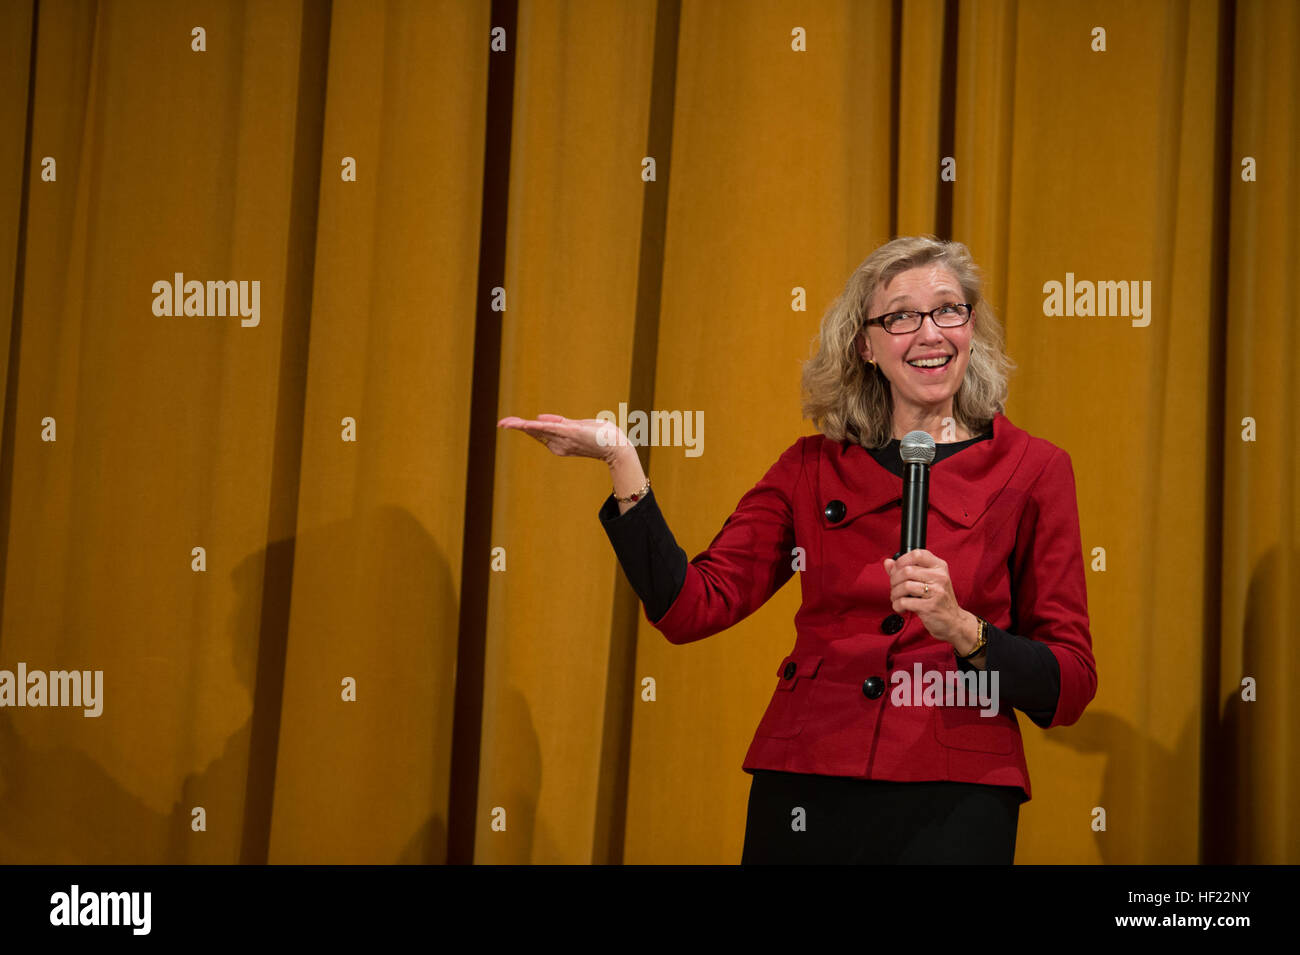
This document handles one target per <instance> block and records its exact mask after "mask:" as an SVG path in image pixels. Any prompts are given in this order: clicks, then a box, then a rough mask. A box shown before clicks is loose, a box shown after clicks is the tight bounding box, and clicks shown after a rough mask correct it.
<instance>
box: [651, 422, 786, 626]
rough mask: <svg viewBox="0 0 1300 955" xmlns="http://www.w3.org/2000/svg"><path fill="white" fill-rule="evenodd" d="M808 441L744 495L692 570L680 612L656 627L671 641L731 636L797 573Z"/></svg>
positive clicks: (675, 608) (678, 603)
mask: <svg viewBox="0 0 1300 955" xmlns="http://www.w3.org/2000/svg"><path fill="white" fill-rule="evenodd" d="M806 442H807V438H806V437H803V438H800V439H799V440H798V441H796V442H795V443H794V444H792V445H791V446H790V447H789V448H787V449H786V451H785V452H784V453H783V454H782V455H781V457H780V458H779V459H778V460H777V462H776V463H775V464H773V465H772V467H771V468H769V469H768V472H767V473H766V474H765V475H764V476H763V479H762V480H761V481H759V482H758V483H757V484H755V485H754V486H753V487H752V488H750V489H749V490H748V491H746V492H745V494H744V496H743V497H741V499H740V502H739V503H738V504H737V505H736V509H735V511H733V512H732V514H731V516H730V517H728V518H727V519H726V521H725V522H723V525H722V529H721V530H720V531H718V533H717V535H716V536H715V537H714V538H713V541H712V543H710V544H709V546H708V548H707V549H705V550H704V551H702V552H701V553H699V554H697V555H696V556H695V557H694V558H692V559H691V561H690V563H689V564H687V566H686V579H685V581H684V582H683V583H682V587H681V590H680V591H678V593H677V598H676V599H675V600H674V601H673V603H672V606H671V607H669V608H668V612H667V613H665V614H664V615H663V616H662V617H660V618H659V619H658V620H651V621H650V623H651V625H652V626H654V627H655V629H657V630H658V631H659V632H660V633H662V634H663V635H664V636H665V637H666V638H667V639H668V642H670V643H691V642H692V641H695V640H702V639H704V638H705V637H710V636H712V635H713V634H715V633H718V632H719V631H722V630H726V629H727V628H728V627H730V626H732V625H734V624H736V623H739V622H740V621H741V620H744V619H745V618H746V617H748V616H749V615H750V614H751V613H753V612H754V611H755V610H757V609H758V608H759V607H761V606H762V605H763V604H764V603H766V602H767V599H768V598H769V597H771V596H772V594H774V593H776V592H777V591H778V590H779V589H781V587H782V585H783V584H785V582H786V581H787V580H789V579H790V578H791V577H792V576H793V575H794V554H793V553H792V551H793V549H794V546H795V541H794V504H793V498H794V487H795V483H796V482H797V481H798V480H799V476H800V474H801V473H802V470H803V452H804V446H805V444H806ZM633 510H635V508H633ZM629 513H630V512H629ZM643 612H644V611H643ZM646 619H647V620H649V616H647V617H646Z"/></svg>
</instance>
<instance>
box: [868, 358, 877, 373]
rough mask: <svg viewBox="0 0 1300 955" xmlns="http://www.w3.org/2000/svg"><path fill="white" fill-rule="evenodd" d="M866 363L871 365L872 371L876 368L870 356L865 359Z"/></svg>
mask: <svg viewBox="0 0 1300 955" xmlns="http://www.w3.org/2000/svg"><path fill="white" fill-rule="evenodd" d="M867 364H868V365H870V366H871V370H872V371H875V370H876V363H875V362H874V361H872V360H871V359H870V358H868V359H867Z"/></svg>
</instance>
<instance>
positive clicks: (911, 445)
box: [898, 431, 934, 464]
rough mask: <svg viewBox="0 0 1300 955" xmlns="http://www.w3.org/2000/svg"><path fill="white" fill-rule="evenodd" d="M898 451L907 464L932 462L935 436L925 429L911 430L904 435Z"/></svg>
mask: <svg viewBox="0 0 1300 955" xmlns="http://www.w3.org/2000/svg"><path fill="white" fill-rule="evenodd" d="M898 453H899V455H900V456H901V457H902V459H903V462H904V463H905V464H931V463H933V461H934V438H932V437H930V435H929V434H927V433H926V432H924V431H909V432H907V434H905V435H903V442H902V444H901V446H900V447H899V449H898Z"/></svg>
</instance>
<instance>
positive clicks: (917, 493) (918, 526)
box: [894, 462, 930, 560]
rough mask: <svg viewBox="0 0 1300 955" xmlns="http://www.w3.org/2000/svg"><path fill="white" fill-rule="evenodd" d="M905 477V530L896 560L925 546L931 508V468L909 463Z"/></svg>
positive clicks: (900, 540)
mask: <svg viewBox="0 0 1300 955" xmlns="http://www.w3.org/2000/svg"><path fill="white" fill-rule="evenodd" d="M905 467H906V469H907V470H906V472H905V475H904V477H903V530H902V533H901V534H900V535H899V548H900V549H899V551H898V553H897V554H895V555H894V560H898V558H900V557H902V556H903V555H904V554H906V553H907V552H908V551H909V550H918V549H920V548H922V547H924V546H925V523H926V516H927V512H928V511H929V508H930V468H929V466H928V465H925V464H917V463H916V462H909V463H908V464H907V465H905Z"/></svg>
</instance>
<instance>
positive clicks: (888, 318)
mask: <svg viewBox="0 0 1300 955" xmlns="http://www.w3.org/2000/svg"><path fill="white" fill-rule="evenodd" d="M974 308H975V306H973V305H967V304H964V303H962V304H957V305H940V306H939V307H938V308H932V309H930V311H928V312H890V313H889V314H888V315H880V316H878V317H876V318H869V319H867V320H866V321H865V322H863V323H862V324H863V326H864V327H865V326H867V325H879V326H880V327H881V328H883V329H884V330H885V331H887V332H889V334H891V335H906V334H907V333H908V332H914V331H916V330H917V329H918V328H920V327H921V323H922V322H924V321H925V320H926V318H927V317H928V318H929V319H930V321H932V322H934V323H935V324H936V325H938V326H939V327H940V328H960V327H961V326H963V325H965V324H966V323H967V322H969V321H970V316H971V312H972V311H973V310H974Z"/></svg>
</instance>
